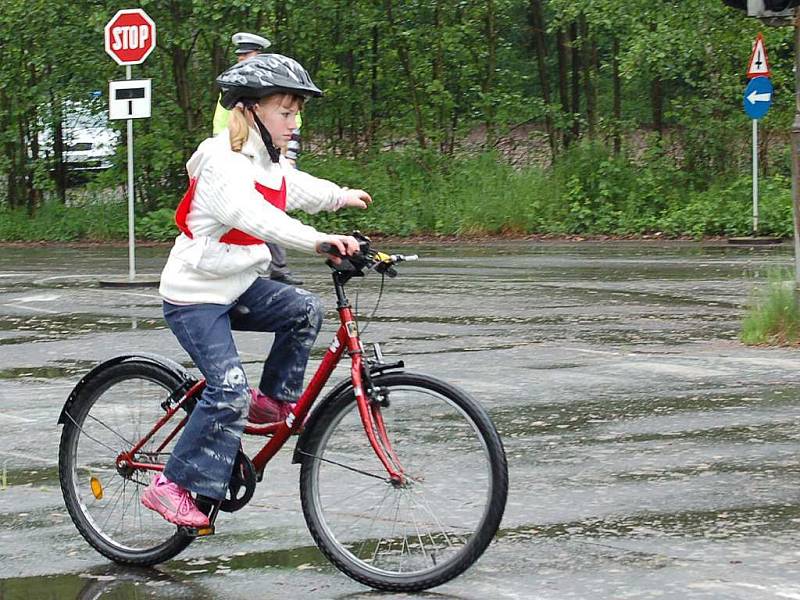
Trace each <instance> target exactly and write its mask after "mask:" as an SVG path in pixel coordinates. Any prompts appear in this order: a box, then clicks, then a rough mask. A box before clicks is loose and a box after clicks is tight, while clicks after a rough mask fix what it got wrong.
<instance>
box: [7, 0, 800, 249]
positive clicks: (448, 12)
mask: <svg viewBox="0 0 800 600" xmlns="http://www.w3.org/2000/svg"><path fill="white" fill-rule="evenodd" d="M139 5H140V6H141V7H142V8H144V9H145V10H146V11H147V12H148V14H149V15H150V16H151V17H152V18H153V19H154V21H155V22H156V24H157V27H158V45H157V48H156V50H155V51H154V52H153V53H152V54H151V55H150V57H149V58H148V59H147V60H146V61H145V63H144V64H142V65H138V66H135V67H133V68H132V71H133V76H134V77H147V78H151V79H152V80H153V113H152V114H153V116H152V118H151V119H143V120H137V121H136V122H135V124H134V131H135V134H134V136H135V156H136V190H137V214H140V215H147V216H145V217H143V218H142V219H141V232H143V234H144V235H146V236H147V237H149V238H153V239H164V238H167V237H169V230H170V225H169V221H170V218H171V217H170V216H169V214H170V212H171V210H172V208H173V207H174V205H175V203H176V201H177V198H179V197H180V195H181V193H182V192H183V190H184V188H185V186H186V176H185V169H184V164H185V161H186V160H187V158H188V157H189V156H190V154H191V152H192V151H193V149H194V148H195V147H196V145H197V144H198V143H199V142H200V141H201V140H202V139H203V138H205V137H206V136H207V135H208V134H209V131H210V124H211V117H212V112H213V110H214V106H215V102H216V97H217V90H216V89H215V87H214V84H213V80H214V77H215V76H216V74H218V73H219V72H220V71H221V70H222V69H223V68H225V67H226V66H228V65H229V64H230V63H231V62H233V60H234V57H233V52H232V50H233V48H232V45H231V42H230V35H231V33H233V32H235V31H239V30H245V31H248V30H249V31H257V32H259V33H262V34H264V35H266V36H267V37H269V38H270V39H271V40H272V42H273V46H272V48H271V49H272V50H274V51H278V52H283V53H286V54H289V55H292V56H295V57H296V58H298V59H299V60H300V61H301V62H302V63H303V64H305V65H306V66H307V67H308V69H309V71H310V72H311V73H312V75H313V77H314V79H315V81H316V82H317V83H318V84H319V85H320V86H321V87H322V88H323V89H324V90H325V92H326V96H325V98H323V99H322V100H315V101H313V102H309V104H308V105H307V107H306V110H305V112H304V127H303V136H304V140H306V142H307V144H306V146H307V151H306V154H305V155H304V156H303V159H302V160H303V165H304V167H303V168H305V169H307V170H309V171H310V172H312V173H314V174H319V175H321V176H327V177H329V178H331V179H333V180H335V181H341V182H343V183H345V184H348V183H349V184H350V185H358V186H359V187H364V188H366V189H368V190H370V191H371V192H374V193H375V195H376V197H377V198H378V199H379V201H378V204H376V209H375V210H371V211H368V212H367V213H363V214H361V213H354V212H350V213H347V214H344V213H342V214H336V215H320V216H316V217H314V218H313V222H314V223H315V224H317V225H319V226H320V227H323V228H328V229H337V230H343V229H348V228H350V227H351V226H354V225H356V224H358V226H359V227H361V228H363V229H372V230H375V231H386V232H391V233H396V234H406V233H411V232H447V233H468V232H475V231H521V232H522V231H524V232H540V233H562V234H563V233H569V234H585V233H613V234H627V233H648V232H658V231H661V232H663V233H666V234H669V235H683V234H689V235H707V234H728V233H730V232H738V233H745V232H747V229H748V225H747V220H748V216H747V215H748V214H749V213H748V211H747V210H746V204H747V202H748V193H747V189H746V188H747V178H746V177H744V176H742V174H743V173H745V172H748V171H749V169H748V168H747V164H748V160H749V152H748V141H749V134H750V128H749V121H748V120H747V118H746V116H745V115H744V114H743V111H742V110H741V92H742V89H743V86H744V83H745V82H744V77H743V71H744V65H745V62H746V60H747V57H748V56H749V53H750V44H751V41H752V39H753V38H754V36H755V33H756V31H757V30H758V29H759V28H760V24H759V23H758V22H757V21H756V20H755V19H749V18H747V17H745V16H744V14H743V13H741V12H740V11H735V10H732V9H730V8H728V7H726V6H725V5H724V4H723V3H722V2H721V1H718V0H684V1H678V0H664V1H663V2H660V3H652V2H646V1H645V0H625V1H623V0H592V1H589V0H459V1H458V2H445V0H430V1H428V2H411V1H409V0H383V1H382V2H377V3H376V2H371V1H367V0H347V1H345V0H318V1H317V2H313V3H307V2H295V1H294V0H266V1H265V2H260V3H255V4H254V3H252V2H246V1H244V0H225V1H223V0H185V1H180V2H177V1H175V2H162V1H159V0H142V1H141V2H140V3H139ZM129 6H130V5H129V3H124V2H122V1H121V0H92V1H91V2H90V1H88V0H77V1H73V0H70V1H69V2H68V1H67V0H5V1H4V3H3V11H1V12H0V83H1V85H0V115H2V116H3V118H2V119H0V190H3V193H2V194H0V207H5V208H7V209H20V210H22V211H23V212H24V213H25V214H27V215H36V220H40V219H45V220H47V219H50V218H52V213H53V211H54V210H55V209H54V208H52V207H50V206H49V201H48V199H51V198H60V199H61V202H62V203H66V202H67V198H68V196H69V194H68V193H67V192H66V190H65V179H64V177H63V169H62V168H61V164H62V163H61V161H59V156H58V152H57V151H56V148H55V146H54V145H47V144H44V143H43V142H42V141H41V140H42V135H43V134H47V135H48V136H49V137H50V139H58V135H59V127H60V126H59V124H60V123H61V122H62V113H63V112H64V111H65V110H67V107H68V106H69V104H68V103H69V102H73V103H74V102H77V103H79V104H81V105H83V106H86V107H88V108H90V109H91V110H92V111H94V112H96V113H98V114H99V113H102V112H103V111H104V110H105V106H106V104H107V99H106V98H104V97H102V96H103V95H104V94H105V90H106V89H107V86H108V81H109V80H111V79H121V78H122V77H123V69H121V68H120V67H118V66H117V65H116V64H115V63H114V62H113V61H112V60H111V59H110V57H108V56H107V55H106V54H105V53H104V52H103V49H102V39H103V26H104V25H105V23H106V22H107V21H108V20H109V18H110V17H111V16H112V15H113V14H114V13H115V11H116V10H118V9H120V8H128V7H129ZM537 9H538V10H540V11H541V18H542V23H541V27H539V26H535V22H536V14H537ZM698 32H702V35H698ZM791 34H792V31H791V29H790V28H773V29H769V30H767V31H765V35H766V38H767V46H768V48H769V58H770V62H771V68H772V72H773V82H774V84H775V102H774V104H773V107H772V109H771V111H770V114H769V115H768V116H767V118H765V119H763V120H762V122H761V128H762V129H761V131H762V139H763V140H764V144H765V147H766V148H768V149H767V150H765V151H764V152H763V154H764V158H765V161H764V169H765V171H766V172H768V173H769V174H770V176H771V177H770V178H767V179H766V180H765V182H764V183H763V186H764V195H763V196H762V197H763V198H764V209H763V210H764V223H765V227H766V229H768V230H769V231H770V232H774V233H778V234H781V235H784V234H788V233H790V231H791V227H790V220H788V219H787V214H788V209H787V204H786V198H787V193H788V192H787V189H788V184H787V183H786V177H787V176H788V174H789V161H788V159H787V157H788V151H787V148H788V143H787V136H786V135H785V132H786V131H787V130H788V129H789V127H790V124H791V120H792V115H793V111H794V103H793V101H792V98H793V75H792V65H793V50H792V35H791ZM538 61H541V64H542V66H543V68H542V69H541V70H537V65H538V64H539V62H538ZM96 91H99V92H100V93H101V97H99V98H98V97H96V96H95V95H93V94H92V92H96ZM522 125H525V126H527V127H532V128H533V129H534V130H539V131H541V130H546V131H547V136H548V140H549V142H550V144H549V148H548V151H549V159H550V164H551V165H552V166H551V168H549V169H542V168H537V167H534V166H528V167H523V168H522V169H519V170H513V169H511V167H509V166H508V165H505V164H503V161H502V160H501V159H500V158H499V154H495V153H494V150H495V149H496V148H499V147H500V144H499V142H500V141H501V139H502V138H503V136H504V135H506V134H508V133H509V132H510V131H512V130H515V129H518V128H519V127H521V126H522ZM112 127H114V128H117V129H118V130H119V131H120V133H121V135H122V141H123V142H124V134H125V132H124V130H123V129H124V122H121V121H120V122H114V123H112ZM45 137H46V136H45ZM466 139H471V140H473V143H472V146H471V151H476V147H477V154H475V155H469V154H464V153H463V149H464V141H465V140H466ZM308 142H310V143H308ZM313 154H316V156H313ZM125 156H126V152H125V144H124V143H121V144H120V145H119V148H118V152H117V156H116V160H115V163H116V164H115V167H114V168H113V169H111V170H109V171H107V172H106V173H103V174H102V175H101V176H100V177H99V178H98V180H97V181H96V182H95V185H98V186H100V185H104V186H106V187H108V188H115V187H117V186H121V185H124V182H125V179H126V176H127V172H126V168H125ZM732 157H733V158H732ZM348 158H351V159H354V160H352V161H348V160H347V159H348ZM521 162H522V163H523V164H526V161H525V157H523V159H522V161H521ZM530 162H532V161H528V163H530ZM381 199H386V200H385V201H381ZM378 207H380V208H379V210H378ZM720 208H723V210H720ZM48 211H49V212H48ZM148 213H150V214H148ZM4 214H8V215H11V214H18V213H16V212H14V210H11V212H7V213H4ZM19 214H21V213H19ZM48 215H50V216H48ZM9 218H10V219H11V217H9ZM14 218H16V217H14ZM67 221H71V218H68V219H67ZM51 225H52V223H51ZM31 227H33V226H32V225H30V226H29V225H26V224H24V223H22V222H19V223H18V222H16V221H14V220H13V219H12V220H11V221H9V222H6V223H3V229H2V231H3V232H4V233H3V237H4V238H6V239H9V238H11V237H14V236H19V235H22V234H21V232H22V231H29V232H30V235H32V236H34V237H36V236H42V235H51V234H52V235H55V234H54V233H51V234H48V233H47V231H46V228H44V225H42V228H44V229H38V230H35V229H31ZM92 227H96V225H93V224H87V225H85V226H83V227H79V226H77V225H75V227H72V226H71V225H70V226H69V227H66V226H65V228H64V231H63V232H61V233H59V234H58V235H63V236H66V237H67V238H69V237H72V236H79V235H84V233H81V232H85V231H88V230H89V229H90V228H92ZM92 231H94V230H92ZM115 231H116V229H114V228H113V227H111V228H107V229H106V230H104V231H98V232H96V234H95V233H93V234H92V235H101V236H102V235H108V236H114V235H116V234H115V233H114V232H115Z"/></svg>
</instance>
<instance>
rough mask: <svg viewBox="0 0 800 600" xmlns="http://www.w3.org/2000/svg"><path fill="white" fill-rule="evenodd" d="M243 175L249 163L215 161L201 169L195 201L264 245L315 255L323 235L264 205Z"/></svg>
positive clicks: (237, 159) (231, 158) (249, 178)
mask: <svg viewBox="0 0 800 600" xmlns="http://www.w3.org/2000/svg"><path fill="white" fill-rule="evenodd" d="M244 174H247V175H249V161H248V159H247V158H245V157H244V156H241V155H236V154H234V153H229V154H227V155H225V156H217V157H215V159H213V160H210V161H208V163H206V164H205V165H204V167H203V170H202V172H201V174H200V177H199V179H198V182H197V189H196V191H195V201H196V202H198V205H201V206H202V207H203V209H204V210H206V211H208V212H209V213H210V214H211V215H212V216H213V217H214V218H215V219H216V220H218V221H219V222H220V223H222V224H223V225H226V226H228V227H231V228H235V229H239V230H240V231H244V232H245V233H248V234H250V235H252V236H254V237H257V238H258V239H261V240H264V241H267V242H275V243H277V244H280V245H281V246H286V247H289V248H294V249H295V250H300V251H303V252H309V253H313V252H315V250H316V244H317V243H318V242H319V241H320V239H321V238H322V237H323V236H324V234H323V233H320V232H319V231H317V230H316V229H314V228H313V227H310V226H308V225H304V224H303V223H301V222H300V221H298V220H297V219H294V218H292V217H290V216H289V215H287V214H286V213H285V212H283V211H282V210H280V209H278V208H275V207H274V206H272V204H270V203H269V202H264V198H263V197H262V196H261V194H259V193H258V191H257V190H256V189H255V186H254V185H253V180H254V178H253V177H252V176H243V175H244ZM320 181H322V180H320ZM287 186H288V184H287ZM337 187H338V186H337Z"/></svg>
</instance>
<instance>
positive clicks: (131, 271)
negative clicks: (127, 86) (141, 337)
mask: <svg viewBox="0 0 800 600" xmlns="http://www.w3.org/2000/svg"><path fill="white" fill-rule="evenodd" d="M125 78H126V79H130V78H131V66H130V65H126V67H125ZM133 228H134V222H133V119H128V281H134V280H135V279H136V257H135V251H134V243H135V239H136V237H135V234H134V230H133Z"/></svg>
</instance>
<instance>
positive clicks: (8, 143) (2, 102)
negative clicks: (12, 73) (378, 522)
mask: <svg viewBox="0 0 800 600" xmlns="http://www.w3.org/2000/svg"><path fill="white" fill-rule="evenodd" d="M11 108H12V106H11V98H10V97H9V95H8V94H7V93H6V88H5V87H0V114H2V115H5V116H6V117H5V118H6V119H7V122H6V123H5V126H6V127H7V128H8V129H9V130H11V131H13V117H12V113H11ZM3 155H4V156H5V159H6V164H7V165H8V171H7V172H6V201H7V203H8V206H9V208H15V207H16V206H17V205H18V200H17V199H18V197H19V188H18V186H19V180H18V178H17V174H18V172H19V170H18V169H17V155H18V150H17V144H15V143H14V139H13V136H12V135H8V136H6V137H5V142H4V143H3ZM1 200H2V199H0V205H2V201H1Z"/></svg>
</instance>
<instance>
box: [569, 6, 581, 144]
mask: <svg viewBox="0 0 800 600" xmlns="http://www.w3.org/2000/svg"><path fill="white" fill-rule="evenodd" d="M569 42H570V49H571V52H572V98H571V102H570V107H571V111H572V139H574V140H577V139H578V138H579V137H580V134H581V124H580V119H579V117H580V114H581V48H580V45H581V42H580V40H579V39H578V24H577V23H576V22H574V21H573V22H572V24H571V25H570V26H569Z"/></svg>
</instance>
